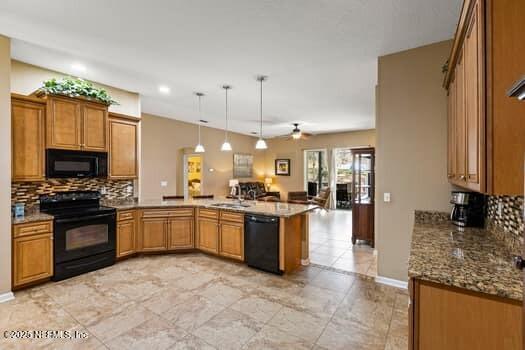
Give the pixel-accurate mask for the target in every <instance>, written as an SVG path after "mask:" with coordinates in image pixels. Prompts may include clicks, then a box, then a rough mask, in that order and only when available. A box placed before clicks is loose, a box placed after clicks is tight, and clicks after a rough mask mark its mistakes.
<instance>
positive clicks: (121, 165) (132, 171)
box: [109, 113, 139, 179]
mask: <svg viewBox="0 0 525 350" xmlns="http://www.w3.org/2000/svg"><path fill="white" fill-rule="evenodd" d="M138 127H139V119H138V118H134V117H128V116H123V115H119V114H115V113H110V114H109V177H110V178H112V179H135V178H137V169H138Z"/></svg>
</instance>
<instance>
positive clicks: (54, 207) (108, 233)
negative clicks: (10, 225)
mask: <svg viewBox="0 0 525 350" xmlns="http://www.w3.org/2000/svg"><path fill="white" fill-rule="evenodd" d="M100 198H101V194H100V192H98V191H68V192H58V193H56V194H54V195H42V196H40V210H41V211H42V212H44V213H47V214H50V215H53V217H54V220H53V226H54V228H53V238H54V243H53V256H54V276H53V278H52V280H54V281H60V280H63V279H66V278H69V277H73V276H77V275H79V274H82V273H85V272H89V271H93V270H97V269H99V268H102V267H106V266H110V265H113V264H114V263H115V252H116V209H115V208H109V207H105V206H102V205H100Z"/></svg>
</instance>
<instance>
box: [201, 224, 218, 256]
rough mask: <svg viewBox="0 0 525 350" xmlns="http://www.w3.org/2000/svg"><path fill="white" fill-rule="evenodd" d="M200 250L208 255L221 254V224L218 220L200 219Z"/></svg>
mask: <svg viewBox="0 0 525 350" xmlns="http://www.w3.org/2000/svg"><path fill="white" fill-rule="evenodd" d="M198 248H199V249H200V250H202V251H205V252H208V253H213V254H218V253H219V222H218V221H217V220H216V219H206V218H202V217H199V245H198Z"/></svg>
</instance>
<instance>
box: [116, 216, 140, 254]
mask: <svg viewBox="0 0 525 350" xmlns="http://www.w3.org/2000/svg"><path fill="white" fill-rule="evenodd" d="M135 218H136V211H135V210H126V211H119V212H118V214H117V258H123V257H125V256H129V255H133V254H135V253H136V252H137V221H136V219H135Z"/></svg>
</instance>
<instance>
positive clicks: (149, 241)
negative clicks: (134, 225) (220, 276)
mask: <svg viewBox="0 0 525 350" xmlns="http://www.w3.org/2000/svg"><path fill="white" fill-rule="evenodd" d="M141 216H142V217H141V220H140V230H139V239H138V242H139V243H138V250H139V251H142V252H160V251H166V250H177V249H193V248H194V229H193V225H194V220H195V219H194V216H193V210H188V209H187V208H181V209H171V210H165V211H163V210H158V209H154V210H153V209H152V210H143V211H142V215H141Z"/></svg>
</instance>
